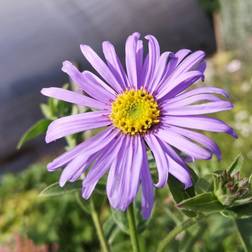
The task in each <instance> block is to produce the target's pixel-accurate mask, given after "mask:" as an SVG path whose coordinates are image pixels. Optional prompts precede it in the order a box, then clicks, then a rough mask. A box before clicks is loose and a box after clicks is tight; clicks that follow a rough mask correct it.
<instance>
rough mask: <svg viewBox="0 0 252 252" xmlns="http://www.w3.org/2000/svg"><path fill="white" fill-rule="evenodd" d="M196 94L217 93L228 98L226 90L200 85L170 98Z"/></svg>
mask: <svg viewBox="0 0 252 252" xmlns="http://www.w3.org/2000/svg"><path fill="white" fill-rule="evenodd" d="M198 94H218V95H222V96H224V97H226V98H229V97H230V96H229V94H228V92H227V91H226V90H224V89H221V88H216V87H200V88H195V89H193V90H190V91H187V92H184V93H182V94H180V95H178V96H176V97H175V98H172V99H173V100H175V99H178V100H180V99H184V98H187V97H190V96H193V95H198Z"/></svg>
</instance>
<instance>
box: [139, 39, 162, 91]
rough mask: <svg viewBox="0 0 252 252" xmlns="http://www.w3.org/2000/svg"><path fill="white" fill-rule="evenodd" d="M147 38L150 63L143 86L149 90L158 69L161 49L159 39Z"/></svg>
mask: <svg viewBox="0 0 252 252" xmlns="http://www.w3.org/2000/svg"><path fill="white" fill-rule="evenodd" d="M145 38H146V39H147V40H148V41H149V43H148V49H149V53H148V55H149V57H148V60H149V63H148V68H147V71H146V74H145V78H144V83H143V86H144V87H145V88H146V89H147V90H149V85H150V84H151V83H152V81H153V77H154V73H155V70H156V67H157V63H158V60H159V57H160V48H159V43H158V41H157V39H156V38H155V37H154V36H152V35H147V36H145Z"/></svg>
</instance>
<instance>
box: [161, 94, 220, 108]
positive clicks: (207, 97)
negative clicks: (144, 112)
mask: <svg viewBox="0 0 252 252" xmlns="http://www.w3.org/2000/svg"><path fill="white" fill-rule="evenodd" d="M176 98H178V96H176V97H174V98H171V99H169V100H167V101H164V102H163V104H164V105H161V106H162V107H163V108H164V109H169V108H179V107H183V106H186V105H190V104H193V103H199V102H204V101H222V100H221V99H220V98H219V97H217V96H214V95H212V94H198V95H193V96H190V97H187V98H184V99H176Z"/></svg>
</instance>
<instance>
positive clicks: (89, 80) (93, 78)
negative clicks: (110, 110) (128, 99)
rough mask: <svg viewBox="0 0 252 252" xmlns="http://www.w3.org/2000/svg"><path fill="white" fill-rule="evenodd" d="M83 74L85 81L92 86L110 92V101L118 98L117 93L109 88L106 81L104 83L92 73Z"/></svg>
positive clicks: (85, 72) (84, 72)
mask: <svg viewBox="0 0 252 252" xmlns="http://www.w3.org/2000/svg"><path fill="white" fill-rule="evenodd" d="M82 74H83V77H84V80H85V81H86V82H87V83H89V84H90V85H95V88H96V87H103V88H104V89H105V90H106V91H108V92H107V93H109V95H110V99H114V98H115V97H116V96H117V94H116V92H115V91H114V90H113V89H112V88H111V87H110V86H108V85H107V84H106V83H105V82H104V81H102V80H101V79H100V78H99V77H97V76H96V75H95V74H93V73H92V72H89V71H83V72H82Z"/></svg>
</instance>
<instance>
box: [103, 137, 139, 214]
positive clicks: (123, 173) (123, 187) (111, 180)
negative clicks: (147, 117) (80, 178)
mask: <svg viewBox="0 0 252 252" xmlns="http://www.w3.org/2000/svg"><path fill="white" fill-rule="evenodd" d="M127 138H128V139H127V150H128V151H127V153H126V154H125V155H124V157H122V159H123V160H122V161H119V162H118V160H117V161H116V162H117V165H115V163H116V162H113V163H112V167H111V169H110V172H109V175H108V182H107V192H108V197H109V201H110V204H111V205H112V207H113V208H116V209H119V210H121V211H124V210H126V209H127V207H128V206H129V204H130V203H131V202H132V201H133V200H134V198H135V197H136V194H137V190H138V187H139V182H140V172H141V168H142V165H143V147H142V146H143V143H142V141H141V137H140V136H135V137H130V136H127ZM124 151H125V150H124ZM132 174H134V176H132Z"/></svg>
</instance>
